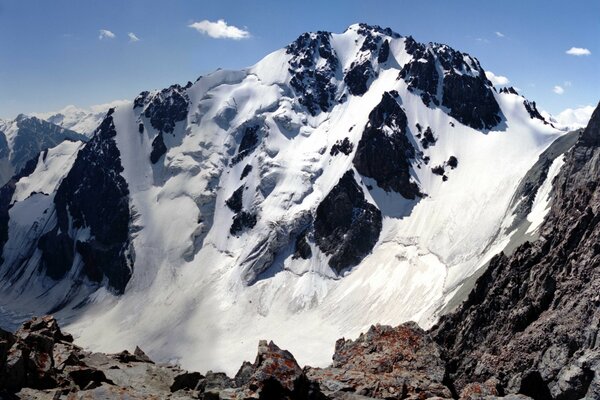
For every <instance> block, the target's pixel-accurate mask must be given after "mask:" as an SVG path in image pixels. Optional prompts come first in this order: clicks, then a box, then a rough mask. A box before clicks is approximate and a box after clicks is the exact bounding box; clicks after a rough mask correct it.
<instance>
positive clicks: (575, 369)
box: [432, 107, 600, 399]
mask: <svg viewBox="0 0 600 400" xmlns="http://www.w3.org/2000/svg"><path fill="white" fill-rule="evenodd" d="M599 173H600V107H598V108H596V111H595V112H594V114H593V116H592V119H591V120H590V123H589V125H588V127H587V128H586V129H585V130H584V131H583V132H582V133H581V135H580V136H579V139H578V141H577V143H576V144H575V146H574V147H573V148H572V149H571V150H570V151H569V152H568V153H567V154H566V156H565V164H564V166H563V168H562V169H561V171H560V173H559V174H558V176H557V177H556V178H555V180H554V183H553V186H554V188H553V196H552V201H551V209H550V212H549V214H548V215H547V217H546V219H545V222H544V224H543V226H542V228H541V232H540V239H539V240H538V241H536V242H533V243H530V242H527V243H525V244H523V245H522V246H520V247H519V248H517V249H516V251H515V252H514V253H513V254H511V255H505V254H499V255H498V256H496V257H494V258H493V259H492V261H491V262H490V266H489V268H488V269H487V271H486V272H485V273H484V274H483V276H482V277H481V278H480V279H479V280H478V281H477V284H476V286H475V288H474V290H473V291H472V292H471V294H470V295H469V297H468V299H467V300H466V302H465V303H464V304H463V305H462V306H461V307H460V309H459V310H458V311H457V312H456V313H454V314H452V315H449V316H446V317H444V318H442V320H441V322H440V324H439V326H438V327H436V328H434V329H433V331H432V334H433V335H434V337H435V338H436V341H437V342H438V343H440V344H441V345H442V347H444V348H445V349H446V358H447V360H448V371H447V372H448V379H449V380H450V381H452V382H454V385H455V389H456V390H460V389H461V388H462V387H464V386H465V384H466V383H468V382H470V381H473V380H476V381H484V380H487V379H489V378H495V379H498V381H499V382H500V384H501V386H502V387H503V390H505V391H507V392H511V393H516V392H518V393H523V394H527V395H529V396H531V397H533V398H534V399H578V398H582V397H585V398H590V399H592V398H593V399H597V398H600V374H599V373H600V351H599V349H598V341H597V335H598V329H599V322H600V308H599V307H598V306H599V305H600V297H599V293H600V185H599V184H598V183H599V180H598V176H599Z"/></svg>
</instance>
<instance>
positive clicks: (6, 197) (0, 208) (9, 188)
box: [0, 157, 38, 263]
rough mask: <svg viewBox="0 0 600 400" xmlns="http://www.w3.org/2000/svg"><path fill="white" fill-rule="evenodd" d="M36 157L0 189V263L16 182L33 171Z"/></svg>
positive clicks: (6, 236) (36, 160) (36, 161)
mask: <svg viewBox="0 0 600 400" xmlns="http://www.w3.org/2000/svg"><path fill="white" fill-rule="evenodd" d="M37 163H38V157H34V158H32V159H31V160H29V162H28V163H27V164H25V166H24V167H23V168H22V169H21V170H20V171H19V173H17V175H15V176H14V177H12V178H11V179H10V180H9V181H8V182H7V183H6V184H5V185H4V186H2V188H0V263H1V262H2V261H3V258H2V252H3V250H4V245H5V244H6V242H7V241H8V223H9V220H10V215H9V213H8V212H9V211H10V207H11V203H10V202H11V200H12V197H13V195H14V194H15V190H16V188H17V182H19V180H20V179H21V178H24V177H27V176H29V175H31V174H32V173H33V171H35V168H36V167H37Z"/></svg>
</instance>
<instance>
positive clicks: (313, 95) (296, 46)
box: [287, 31, 340, 115]
mask: <svg viewBox="0 0 600 400" xmlns="http://www.w3.org/2000/svg"><path fill="white" fill-rule="evenodd" d="M287 54H290V55H291V58H290V61H289V65H290V68H289V72H290V74H292V79H291V80H290V85H291V86H292V88H293V89H294V91H295V92H296V96H297V97H298V102H299V103H300V104H301V105H303V106H305V107H306V109H307V110H308V112H309V113H310V114H311V115H317V113H319V112H320V111H324V112H326V111H329V109H330V108H331V106H332V105H333V103H334V99H335V95H336V86H335V82H334V79H335V77H336V74H337V73H338V70H339V68H340V66H339V61H338V59H337V56H336V54H335V51H334V50H333V47H332V46H331V33H329V32H322V31H319V32H316V33H304V34H303V35H301V36H300V37H298V39H296V40H295V41H294V42H293V43H292V44H290V45H289V46H288V47H287ZM319 60H323V61H322V62H319ZM317 64H319V66H318V67H317Z"/></svg>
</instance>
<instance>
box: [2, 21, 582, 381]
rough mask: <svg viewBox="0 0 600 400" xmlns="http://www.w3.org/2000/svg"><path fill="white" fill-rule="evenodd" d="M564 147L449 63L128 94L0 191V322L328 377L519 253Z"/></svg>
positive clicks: (562, 139)
mask: <svg viewBox="0 0 600 400" xmlns="http://www.w3.org/2000/svg"><path fill="white" fill-rule="evenodd" d="M569 138H570V136H568V135H567V136H565V134H564V132H562V131H560V130H558V129H556V128H554V127H553V126H552V125H551V124H550V123H549V122H548V121H546V120H545V119H544V117H543V116H542V115H541V114H540V113H539V111H538V110H537V108H536V107H535V103H533V102H529V101H528V100H526V99H524V98H523V97H522V96H520V95H518V94H517V93H516V92H514V91H511V90H509V89H503V90H502V91H499V92H498V91H496V89H495V88H494V87H493V86H492V84H491V82H490V81H489V80H488V79H487V78H486V76H485V73H484V70H483V69H482V67H481V66H480V64H479V62H478V61H477V59H475V58H474V57H472V56H470V55H468V54H465V53H461V52H459V51H456V50H454V49H452V48H450V47H448V46H446V45H442V44H437V43H430V44H422V43H419V42H417V41H415V40H414V39H413V38H412V37H410V36H409V37H403V36H400V35H398V34H396V33H394V32H392V31H391V30H390V29H382V28H379V27H377V26H368V25H364V24H358V25H352V26H350V27H349V28H348V29H347V30H346V31H345V32H344V33H341V34H333V33H328V32H315V33H305V34H303V35H301V36H300V37H299V38H298V39H297V40H296V41H294V42H293V43H292V44H290V45H289V46H288V47H286V48H284V49H281V50H278V51H276V52H274V53H272V54H270V55H268V56H267V57H265V58H264V59H262V60H261V61H260V62H258V63H257V64H256V65H254V66H252V67H250V68H248V69H245V70H241V71H225V70H219V71H216V72H214V73H212V74H209V75H207V76H204V77H201V78H200V79H198V80H197V81H196V82H195V83H188V84H187V85H185V86H180V85H173V86H171V87H169V88H166V89H163V90H160V91H152V92H143V93H141V94H140V95H139V96H138V97H137V98H136V99H134V100H133V101H132V102H129V103H127V104H123V105H120V106H118V107H116V108H115V109H111V110H110V111H109V112H108V113H107V114H106V115H105V117H104V119H103V121H102V123H101V124H100V125H99V127H98V128H97V129H96V131H95V133H94V135H93V137H92V138H91V140H90V141H89V142H88V143H87V144H85V145H81V144H78V143H71V142H64V143H62V144H60V145H59V146H57V147H55V148H53V149H51V150H49V151H48V152H47V155H46V156H43V157H39V158H38V159H37V161H36V162H35V165H34V166H33V164H32V167H31V168H29V169H28V170H27V171H25V172H24V173H22V174H21V175H20V176H17V177H15V178H14V182H13V183H12V186H5V188H4V189H2V190H3V191H5V192H6V194H4V195H3V196H4V197H5V198H7V199H8V200H7V201H6V202H5V203H3V207H4V209H3V210H0V211H2V212H4V213H5V214H6V216H7V217H6V218H5V219H4V220H3V221H2V223H3V226H2V229H3V230H5V231H6V232H7V234H6V235H5V236H4V238H2V240H1V243H2V245H3V251H2V257H3V260H4V261H3V264H2V266H1V267H0V278H1V281H2V286H1V290H0V306H1V307H2V308H0V310H3V319H4V320H5V321H8V320H17V319H19V318H22V317H25V316H27V315H28V314H30V313H38V314H39V313H41V312H53V313H56V315H57V316H58V317H59V318H61V319H62V320H63V322H64V323H66V324H68V325H67V329H68V330H69V331H71V332H74V333H76V334H77V335H78V341H79V343H83V344H85V345H88V346H90V347H92V348H95V349H100V350H104V351H116V350H120V349H122V348H132V347H133V346H135V345H137V344H140V345H141V346H142V347H143V348H144V349H145V350H147V351H148V352H149V354H150V355H151V356H152V357H153V358H154V359H162V360H177V361H179V362H181V363H182V365H183V366H184V367H189V368H193V369H197V370H198V369H199V370H206V369H217V370H225V371H227V372H235V371H233V369H236V368H237V367H238V366H239V364H240V362H241V361H242V360H244V359H249V358H250V357H252V356H253V353H254V351H255V345H256V342H257V340H258V339H259V338H264V337H268V338H271V339H273V340H275V341H276V342H277V343H278V344H280V345H281V346H282V347H284V348H287V349H289V350H291V351H292V352H293V353H294V354H295V355H296V356H297V358H298V360H299V361H300V363H301V364H304V363H310V364H311V365H323V364H327V363H328V362H329V360H330V358H331V350H332V343H333V342H334V341H335V340H336V339H337V338H338V337H341V336H346V337H354V336H356V335H357V334H358V333H359V332H361V331H365V330H366V328H367V327H368V326H369V325H370V324H372V323H377V322H380V323H385V324H398V323H400V322H403V321H407V320H415V321H417V322H419V323H420V324H421V325H423V326H425V327H427V326H430V325H432V324H433V323H434V322H435V321H436V319H437V317H438V316H439V314H440V313H441V312H443V311H444V310H447V309H449V308H450V307H452V306H453V304H454V303H455V302H456V301H457V299H460V298H462V297H461V296H464V295H465V293H464V290H465V287H468V286H469V285H472V282H471V280H472V277H473V275H474V274H475V273H476V272H478V271H480V270H481V269H482V267H484V266H485V265H486V263H487V262H488V261H489V260H490V258H491V257H492V256H493V255H495V254H497V253H498V252H499V251H501V250H503V249H505V248H507V246H508V247H509V248H510V247H511V246H514V245H515V243H517V242H519V241H522V240H523V238H527V237H531V236H533V235H535V234H536V229H537V227H539V225H540V224H541V219H543V217H544V215H545V213H546V211H547V207H548V201H549V198H548V196H549V190H548V187H549V185H551V182H552V179H553V177H554V176H555V175H556V174H557V173H558V171H559V170H560V167H561V165H562V164H561V162H562V157H560V156H561V154H563V153H564V152H565V151H566V150H568V148H569V146H570V145H572V143H573V141H572V140H570V139H569ZM553 143H554V145H552V144H553ZM551 145H552V146H551ZM7 187H8V189H7ZM11 188H12V189H11ZM11 190H12V191H11ZM167 333H168V335H167ZM167 337H168V338H169V339H168V340H167V339H166V338H167Z"/></svg>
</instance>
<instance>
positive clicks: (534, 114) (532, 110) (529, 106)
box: [523, 100, 548, 125]
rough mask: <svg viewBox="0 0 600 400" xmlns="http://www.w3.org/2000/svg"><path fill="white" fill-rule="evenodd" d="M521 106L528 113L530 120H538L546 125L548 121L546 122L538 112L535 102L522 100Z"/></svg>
mask: <svg viewBox="0 0 600 400" xmlns="http://www.w3.org/2000/svg"><path fill="white" fill-rule="evenodd" d="M523 105H524V106H525V109H526V110H527V112H528V113H529V116H530V117H531V119H539V120H540V121H542V122H543V123H544V124H546V125H547V124H548V121H546V119H545V118H544V117H543V116H542V114H540V112H539V111H538V109H537V106H536V105H535V101H529V100H523Z"/></svg>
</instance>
